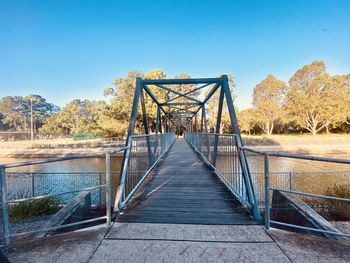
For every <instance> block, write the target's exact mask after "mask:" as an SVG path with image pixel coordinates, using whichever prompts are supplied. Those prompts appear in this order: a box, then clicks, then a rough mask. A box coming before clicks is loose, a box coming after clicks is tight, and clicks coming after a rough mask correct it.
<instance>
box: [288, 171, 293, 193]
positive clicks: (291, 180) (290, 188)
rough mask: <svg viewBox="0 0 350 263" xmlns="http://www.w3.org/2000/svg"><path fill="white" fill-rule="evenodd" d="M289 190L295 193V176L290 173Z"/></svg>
mask: <svg viewBox="0 0 350 263" xmlns="http://www.w3.org/2000/svg"><path fill="white" fill-rule="evenodd" d="M289 190H290V191H293V175H292V173H291V172H290V173H289Z"/></svg>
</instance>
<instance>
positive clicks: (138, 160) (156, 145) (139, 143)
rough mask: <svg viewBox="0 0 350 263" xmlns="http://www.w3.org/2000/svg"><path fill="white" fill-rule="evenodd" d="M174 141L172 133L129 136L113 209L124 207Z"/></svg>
mask: <svg viewBox="0 0 350 263" xmlns="http://www.w3.org/2000/svg"><path fill="white" fill-rule="evenodd" d="M174 140H175V134H174V133H164V134H148V135H133V136H130V138H129V142H128V150H127V151H126V152H125V156H124V163H123V170H122V174H121V181H120V187H119V192H118V196H117V206H115V209H116V208H118V209H119V210H120V209H122V208H123V207H124V206H125V205H126V203H127V202H128V201H129V200H130V198H131V197H132V195H133V194H134V193H135V192H136V190H137V189H138V188H139V187H140V185H141V184H142V182H143V181H144V179H145V178H146V177H147V175H148V174H149V173H150V171H151V170H152V168H153V167H154V166H155V165H156V164H157V162H158V161H159V160H160V159H161V157H162V156H163V155H164V154H165V153H166V152H167V151H168V150H169V148H170V146H171V145H172V143H173V142H174Z"/></svg>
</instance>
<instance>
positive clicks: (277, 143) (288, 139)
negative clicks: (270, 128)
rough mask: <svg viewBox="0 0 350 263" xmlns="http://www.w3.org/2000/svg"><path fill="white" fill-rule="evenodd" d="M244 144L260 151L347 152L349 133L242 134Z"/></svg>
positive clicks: (349, 150)
mask: <svg viewBox="0 0 350 263" xmlns="http://www.w3.org/2000/svg"><path fill="white" fill-rule="evenodd" d="M242 137H243V141H244V143H245V145H247V146H250V147H252V148H255V149H257V150H262V151H279V152H292V153H300V154H349V153H350V135H349V134H327V135H323V134H322V135H317V136H312V135H271V136H247V135H243V136H242Z"/></svg>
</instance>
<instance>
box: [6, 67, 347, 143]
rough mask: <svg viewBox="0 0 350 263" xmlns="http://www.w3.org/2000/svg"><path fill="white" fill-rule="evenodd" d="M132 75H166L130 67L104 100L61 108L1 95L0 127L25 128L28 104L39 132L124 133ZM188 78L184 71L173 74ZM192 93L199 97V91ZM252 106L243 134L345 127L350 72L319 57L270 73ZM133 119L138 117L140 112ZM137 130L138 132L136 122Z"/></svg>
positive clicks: (245, 113) (212, 107)
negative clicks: (335, 70) (287, 71)
mask: <svg viewBox="0 0 350 263" xmlns="http://www.w3.org/2000/svg"><path fill="white" fill-rule="evenodd" d="M137 77H142V78H149V79H163V78H167V77H168V76H167V74H166V72H164V71H163V70H151V71H149V72H147V73H142V72H140V71H131V72H129V73H128V75H127V76H125V77H120V78H117V79H115V80H113V82H112V83H113V86H112V87H107V88H105V89H104V91H103V93H104V95H105V97H106V99H105V100H100V101H95V100H92V101H91V100H81V99H75V100H72V101H71V102H69V103H67V104H66V105H65V106H64V107H62V109H60V108H59V107H58V106H56V105H54V104H53V103H50V102H47V101H46V99H45V98H43V97H41V96H39V95H29V96H26V97H21V96H13V97H12V96H7V97H3V98H2V99H1V100H0V129H1V130H7V131H29V127H30V118H31V115H30V112H31V105H32V111H33V119H34V128H35V130H37V131H39V132H40V133H42V134H47V135H51V136H62V135H65V136H67V135H68V136H70V135H74V134H77V133H84V132H90V133H93V134H95V135H98V136H104V137H123V136H125V135H126V130H127V126H128V122H129V116H130V112H131V106H132V99H133V95H134V90H135V80H136V78H137ZM190 77H191V76H190V75H188V74H181V75H177V76H175V78H190ZM229 84H230V88H231V92H232V94H233V98H235V96H234V87H235V82H234V78H233V76H232V75H229ZM172 88H174V89H176V90H178V91H180V92H187V91H189V90H191V88H192V87H191V85H178V86H177V87H172ZM151 89H152V88H151ZM152 91H153V92H154V93H155V95H156V96H157V97H158V98H162V99H164V100H166V99H168V98H169V96H171V95H170V94H169V92H168V91H165V90H161V89H154V90H152ZM192 95H193V96H198V95H199V93H195V94H192ZM218 95H219V94H215V96H213V97H212V99H211V100H210V101H209V103H208V105H207V117H208V126H209V128H210V127H214V126H215V123H216V114H217V106H218V101H219V99H218ZM145 101H146V109H147V113H148V118H149V124H150V128H151V130H154V128H155V120H156V112H157V108H156V105H155V104H154V103H152V101H151V99H150V98H148V96H146V98H145ZM31 103H32V104H31ZM252 105H253V106H252V107H251V108H249V109H245V110H242V111H238V120H239V125H240V128H241V131H242V132H244V133H249V134H261V133H264V134H268V135H270V134H273V133H279V134H282V133H302V132H310V133H312V134H314V135H316V134H317V133H320V132H327V133H329V132H349V130H350V106H349V105H350V74H347V75H342V76H339V75H336V76H332V75H330V74H329V73H328V72H327V70H326V66H325V63H324V62H323V61H314V62H312V63H311V64H308V65H305V66H303V67H302V68H300V69H298V70H297V71H296V72H295V74H294V75H293V76H292V77H291V78H290V79H289V81H288V83H285V82H284V81H282V80H279V79H277V78H276V77H275V76H273V75H272V74H269V75H268V76H267V77H266V78H265V79H264V80H262V81H261V82H260V83H258V84H257V85H256V86H255V88H254V91H253V95H252ZM236 110H237V109H236ZM138 119H139V120H141V114H139V116H138ZM138 123H141V121H139V122H138ZM137 129H138V131H139V132H140V133H142V127H141V125H139V126H138V127H137ZM230 130H231V125H230V119H229V116H228V113H227V110H226V109H225V108H224V110H223V116H222V125H221V132H230Z"/></svg>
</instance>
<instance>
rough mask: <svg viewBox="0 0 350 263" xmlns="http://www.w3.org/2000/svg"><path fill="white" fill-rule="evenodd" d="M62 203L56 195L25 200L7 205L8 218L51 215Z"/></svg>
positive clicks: (19, 218) (16, 219) (17, 218)
mask: <svg viewBox="0 0 350 263" xmlns="http://www.w3.org/2000/svg"><path fill="white" fill-rule="evenodd" d="M61 206H62V204H61V201H60V199H59V198H57V197H46V198H42V199H36V200H27V201H23V202H19V203H15V204H12V205H10V206H9V218H10V219H11V220H14V221H20V220H27V219H31V218H34V217H38V216H44V215H51V214H54V213H56V212H57V211H58V210H60V208H61Z"/></svg>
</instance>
